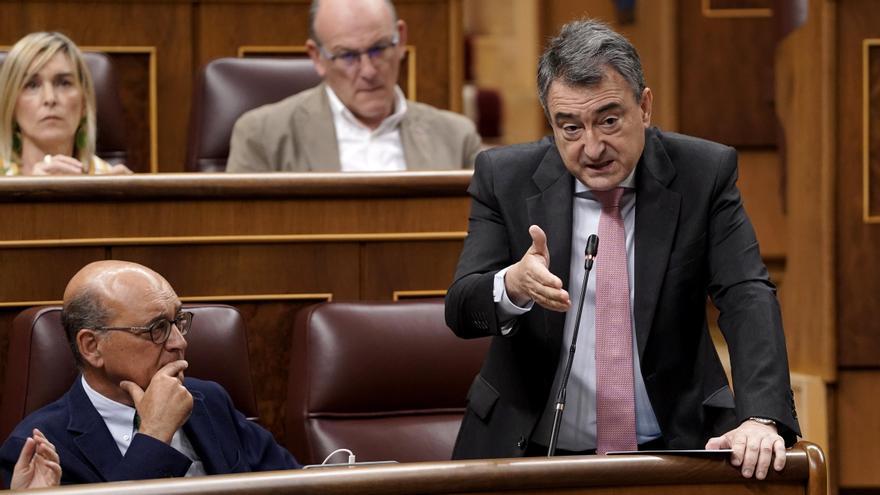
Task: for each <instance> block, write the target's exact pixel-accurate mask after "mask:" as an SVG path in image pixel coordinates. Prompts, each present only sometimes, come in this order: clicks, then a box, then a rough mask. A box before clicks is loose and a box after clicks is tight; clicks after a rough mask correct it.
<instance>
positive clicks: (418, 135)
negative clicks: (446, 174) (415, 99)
mask: <svg viewBox="0 0 880 495" xmlns="http://www.w3.org/2000/svg"><path fill="white" fill-rule="evenodd" d="M400 141H401V144H402V145H403V159H404V161H405V162H406V168H407V170H430V169H431V167H432V165H434V166H436V164H435V163H434V160H433V156H432V155H433V154H434V153H433V152H432V150H433V147H434V145H435V140H434V139H432V137H431V135H430V132H429V129H428V128H427V127H426V126H425V123H424V122H423V121H422V119H421V118H420V114H419V113H418V112H417V111H415V110H414V109H413V104H412V103H409V104H408V107H407V110H406V113H405V114H404V115H403V120H401V122H400Z"/></svg>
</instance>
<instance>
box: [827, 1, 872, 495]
mask: <svg viewBox="0 0 880 495" xmlns="http://www.w3.org/2000/svg"><path fill="white" fill-rule="evenodd" d="M836 55H837V64H838V70H837V81H836V82H837V92H836V94H837V115H838V119H837V125H838V128H837V136H836V137H837V154H836V155H837V159H838V162H837V164H836V167H835V177H836V195H835V196H836V201H835V209H836V215H835V216H836V222H837V228H836V230H837V233H836V236H835V251H836V256H835V259H836V260H837V273H836V284H835V286H836V287H837V290H836V304H837V337H838V347H837V349H838V354H837V355H838V369H839V372H840V375H839V383H840V389H839V402H838V404H839V411H840V418H839V421H838V424H839V427H840V437H839V440H840V453H841V459H840V461H841V486H865V485H867V486H872V487H875V488H878V489H880V472H878V470H877V469H876V467H877V459H878V457H880V428H878V427H877V426H878V425H880V423H878V421H877V418H880V412H878V410H880V399H878V395H877V390H878V388H880V318H878V317H877V311H878V309H880V257H878V256H877V253H878V252H880V208H878V206H880V174H878V172H880V154H878V146H877V143H878V139H880V115H878V112H877V108H878V106H880V10H878V9H877V3H876V2H872V1H870V0H840V1H838V2H837V51H836ZM872 426H873V427H872Z"/></svg>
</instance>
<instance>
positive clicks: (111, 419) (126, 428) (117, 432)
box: [81, 377, 206, 477]
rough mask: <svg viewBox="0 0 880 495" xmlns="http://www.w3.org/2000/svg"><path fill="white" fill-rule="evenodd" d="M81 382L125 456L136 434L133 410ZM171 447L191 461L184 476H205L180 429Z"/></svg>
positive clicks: (84, 380) (203, 468)
mask: <svg viewBox="0 0 880 495" xmlns="http://www.w3.org/2000/svg"><path fill="white" fill-rule="evenodd" d="M81 380H82V385H83V390H85V391H86V396H88V398H89V400H90V401H91V402H92V405H93V406H95V409H96V410H97V411H98V414H100V415H101V417H102V418H104V424H105V425H107V429H108V430H110V435H111V436H112V437H113V440H115V441H116V446H117V447H118V448H119V453H120V454H122V455H123V456H125V453H126V452H128V447H129V445H131V440H132V438H134V436H135V435H136V434H137V432H136V431H134V413H135V409H134V408H133V407H131V406H127V405H125V404H122V403H119V402H116V401H115V400H112V399H108V398H107V397H104V396H103V395H101V394H100V393H99V392H98V391H96V390H95V389H93V388H92V387H90V386H89V382H87V381H86V378H85V377H81ZM171 446H172V447H173V448H174V449H175V450H177V451H178V452H180V453H181V454H183V455H185V456H187V457H189V458H190V460H192V464H190V466H189V469H188V470H187V471H186V476H188V477H189V476H204V475H205V474H206V473H205V467H204V465H203V464H202V460H201V459H200V458H199V456H198V454H196V450H195V449H194V448H193V446H192V444H191V443H190V441H189V439H188V438H187V437H186V434H185V433H184V432H183V430H182V429H179V430H177V431H176V432H175V433H174V436H173V437H172V438H171Z"/></svg>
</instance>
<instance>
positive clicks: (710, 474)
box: [46, 442, 827, 495]
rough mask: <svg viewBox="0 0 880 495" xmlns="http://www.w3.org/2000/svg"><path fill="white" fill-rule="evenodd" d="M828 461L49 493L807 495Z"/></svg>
mask: <svg viewBox="0 0 880 495" xmlns="http://www.w3.org/2000/svg"><path fill="white" fill-rule="evenodd" d="M826 492H827V489H826V470H825V458H824V455H823V454H822V451H821V450H820V449H819V448H818V447H816V446H815V445H813V444H810V443H807V442H801V443H799V444H797V445H796V446H795V447H794V448H793V449H791V450H790V451H789V452H788V458H787V460H786V466H785V469H784V470H783V471H782V472H781V473H776V472H775V471H772V470H771V472H770V474H769V475H768V477H767V479H766V480H763V481H756V480H754V479H751V480H745V479H743V478H742V476H741V475H740V474H739V471H738V470H737V469H736V468H734V467H732V466H731V465H730V464H729V463H728V462H727V459H726V457H713V458H706V457H686V456H675V455H637V456H607V457H597V456H584V457H557V458H554V459H546V458H543V457H541V458H529V459H497V460H478V461H451V462H426V463H411V464H396V465H394V464H392V465H378V466H371V467H357V468H345V467H342V468H326V469H324V468H322V469H318V470H304V471H276V472H270V473H252V474H237V475H222V476H211V477H207V478H189V479H174V480H155V481H140V482H121V483H104V484H95V485H79V486H75V487H63V488H59V489H55V490H49V491H47V492H46V493H53V494H58V495H62V494H64V495H74V494H76V495H79V494H95V495H101V494H111V493H112V494H124V495H134V494H137V495H148V494H167V495H175V494H200V493H214V494H233V493H247V494H263V493H265V494H278V493H284V494H293V493H308V494H351V493H357V494H359V495H392V494H444V493H457V494H465V493H470V494H478V493H479V494H489V493H519V494H526V493H542V494H555V493H560V494H561V493H565V494H596V495H599V494H601V495H611V494H621V493H634V494H646V495H647V494H652V495H655V494H656V495H665V494H676V495H679V494H684V495H690V494H694V495H696V494H704V493H712V494H719V495H728V494H744V495H746V494H747V495H753V494H755V493H763V494H787V495H788V494H790V495H794V494H803V495H824V494H825V493H826Z"/></svg>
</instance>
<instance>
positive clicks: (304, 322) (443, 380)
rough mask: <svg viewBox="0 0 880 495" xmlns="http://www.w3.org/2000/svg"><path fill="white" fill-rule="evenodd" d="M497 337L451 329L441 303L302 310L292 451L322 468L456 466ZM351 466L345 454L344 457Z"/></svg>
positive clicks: (290, 400)
mask: <svg viewBox="0 0 880 495" xmlns="http://www.w3.org/2000/svg"><path fill="white" fill-rule="evenodd" d="M488 346H489V339H476V340H462V339H459V338H457V337H456V336H455V335H453V333H452V331H451V330H449V328H447V327H446V323H445V320H444V316H443V301H442V300H422V301H413V302H397V303H392V302H381V303H366V302H355V303H339V302H331V303H323V304H318V305H315V306H310V307H308V308H305V309H303V310H301V311H300V312H299V313H298V314H297V318H296V324H295V327H294V333H293V342H292V344H291V361H290V377H289V380H288V392H287V411H286V421H287V431H286V434H287V447H288V448H289V449H291V451H292V453H293V454H294V455H295V456H296V458H297V459H299V460H300V462H303V463H307V464H309V463H312V464H313V463H320V462H321V461H323V460H324V458H325V457H326V456H327V455H328V454H329V453H330V452H332V451H333V450H335V449H337V448H347V449H350V450H352V451H354V453H355V454H356V455H357V459H358V460H359V461H376V460H396V461H401V462H414V461H432V460H448V459H449V458H450V457H451V455H452V447H453V444H454V443H455V438H456V435H457V433H458V428H459V425H460V423H461V418H462V415H463V413H464V407H465V401H466V397H467V391H468V388H469V387H470V384H471V382H472V381H473V379H474V376H475V375H476V374H477V372H478V371H479V369H480V365H481V364H482V362H483V358H484V357H485V354H486V350H487V349H488ZM337 461H339V462H344V461H345V456H340V458H339V459H337Z"/></svg>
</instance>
